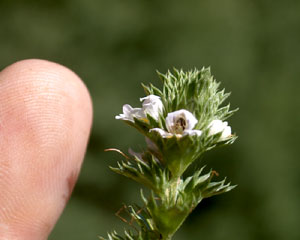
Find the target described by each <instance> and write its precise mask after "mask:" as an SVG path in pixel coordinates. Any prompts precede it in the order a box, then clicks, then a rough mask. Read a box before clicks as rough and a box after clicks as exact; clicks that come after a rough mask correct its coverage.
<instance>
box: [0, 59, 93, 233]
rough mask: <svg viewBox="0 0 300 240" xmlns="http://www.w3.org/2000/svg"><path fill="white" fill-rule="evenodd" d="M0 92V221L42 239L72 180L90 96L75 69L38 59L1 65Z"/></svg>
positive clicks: (82, 151) (84, 136)
mask: <svg viewBox="0 0 300 240" xmlns="http://www.w3.org/2000/svg"><path fill="white" fill-rule="evenodd" d="M0 92H1V95H0V142H1V145H0V154H1V160H0V189H1V191H2V195H1V196H0V205H1V206H4V207H3V208H2V209H4V208H5V211H3V210H1V209H0V222H1V223H5V224H6V227H7V228H8V229H11V230H9V231H8V230H7V231H6V233H7V232H10V234H22V236H23V238H22V239H26V237H24V236H26V235H28V236H29V239H42V238H43V237H44V238H45V236H47V235H48V233H49V231H50V230H51V229H52V227H53V225H54V223H55V221H56V220H57V218H58V216H59V215H60V213H61V211H62V209H63V207H64V205H65V202H66V201H67V199H68V196H69V195H70V193H71V191H72V188H73V186H74V184H75V182H76V179H77V176H78V173H79V169H80V166H81V163H82V160H83V157H84V154H85V149H86V145H87V141H88V136H89V133H90V128H91V124H92V102H91V98H90V95H89V93H88V90H87V88H86V86H85V85H84V83H83V82H82V80H81V79H80V78H79V77H78V76H77V75H76V74H75V73H74V72H73V71H71V70H69V69H68V68H66V67H64V66H62V65H59V64H57V63H53V62H49V61H46V60H38V59H29V60H22V61H19V62H16V63H14V64H12V65H10V66H8V67H7V68H5V69H4V70H3V71H2V72H1V73H0ZM1 236H4V235H1V226H0V237H1ZM14 236H15V235H14Z"/></svg>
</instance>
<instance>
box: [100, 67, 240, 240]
mask: <svg viewBox="0 0 300 240" xmlns="http://www.w3.org/2000/svg"><path fill="white" fill-rule="evenodd" d="M158 74H159V76H160V78H161V80H162V82H163V89H162V90H159V89H158V88H156V87H154V86H153V85H150V86H145V85H143V87H144V90H145V92H146V94H147V96H146V97H144V98H141V102H142V107H141V108H132V107H131V106H130V105H128V104H126V105H124V106H123V113H122V114H120V115H118V116H116V119H120V120H123V121H124V122H126V123H127V124H129V125H130V126H132V127H134V128H136V129H137V130H138V131H139V132H141V133H142V134H143V135H144V136H145V139H146V143H147V148H146V149H145V150H144V151H143V152H142V153H135V152H133V151H132V150H130V153H131V155H130V156H127V155H125V154H123V153H122V152H121V151H120V150H117V149H108V150H115V151H118V152H119V153H121V154H122V155H123V156H124V160H123V161H121V162H119V163H118V166H117V167H111V169H112V170H113V171H115V172H116V173H119V174H121V175H123V176H126V177H128V178H131V179H132V180H134V181H136V182H138V183H140V184H142V185H143V186H144V187H146V188H148V189H150V196H149V197H145V196H144V194H143V192H142V191H141V197H142V200H143V202H144V205H145V206H144V207H139V206H127V207H126V209H127V211H126V212H127V214H128V215H129V217H130V218H131V219H133V220H134V221H135V223H136V225H138V226H139V229H138V230H136V231H125V233H124V237H122V236H120V235H118V234H117V233H116V232H113V233H110V234H108V239H109V240H134V239H139V240H157V239H171V238H172V236H173V235H174V233H175V232H176V231H177V230H178V228H179V227H180V226H181V224H182V223H183V222H184V220H185V219H186V218H187V217H188V215H189V214H190V213H191V211H192V210H193V209H194V208H195V207H196V206H197V205H198V204H199V203H200V202H201V200H202V199H204V198H208V197H211V196H214V195H217V194H221V193H225V192H228V191H230V190H231V189H233V188H234V187H235V186H231V185H230V183H225V179H224V180H223V181H219V182H213V181H212V180H213V177H214V175H216V172H215V171H213V170H210V171H209V172H207V173H205V174H203V169H204V168H201V169H199V170H197V171H195V172H194V173H193V175H192V176H189V177H187V178H185V179H183V177H182V175H183V173H184V172H185V170H186V169H187V168H188V167H189V166H190V165H191V164H192V163H193V162H195V161H196V160H197V159H199V158H200V156H201V155H202V154H203V153H204V152H206V151H208V150H211V149H213V148H214V147H218V146H224V145H228V144H232V143H233V142H234V141H235V139H236V138H237V137H236V136H235V135H234V134H232V133H231V127H230V126H228V122H226V121H224V120H226V119H227V118H228V117H230V116H231V115H232V114H233V113H234V112H235V111H236V110H233V111H231V110H230V109H229V108H230V106H229V104H228V105H225V106H223V105H222V104H223V102H224V101H225V100H226V98H227V97H228V96H229V94H228V93H225V91H224V90H221V91H219V90H218V87H219V83H217V82H216V80H215V79H214V78H213V77H212V76H211V73H210V69H209V68H203V69H202V70H200V71H198V70H194V71H190V72H183V71H182V70H180V71H178V70H176V69H175V70H174V72H172V73H171V72H168V73H167V74H161V73H158ZM101 239H104V238H101Z"/></svg>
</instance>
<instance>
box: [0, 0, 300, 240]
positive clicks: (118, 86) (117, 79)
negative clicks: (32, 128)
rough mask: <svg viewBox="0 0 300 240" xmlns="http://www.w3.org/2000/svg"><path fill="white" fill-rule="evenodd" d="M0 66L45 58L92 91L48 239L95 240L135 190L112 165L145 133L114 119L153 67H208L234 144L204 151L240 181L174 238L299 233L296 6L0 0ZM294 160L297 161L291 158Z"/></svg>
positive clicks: (219, 0) (150, 78)
mask: <svg viewBox="0 0 300 240" xmlns="http://www.w3.org/2000/svg"><path fill="white" fill-rule="evenodd" d="M0 9H1V14H0V30H1V32H0V34H1V37H0V53H1V54H0V67H1V69H3V68H4V67H5V66H7V65H9V64H11V63H13V62H15V61H17V60H21V59H25V58H43V59H48V60H51V61H55V62H58V63H61V64H63V65H65V66H68V67H69V68H71V69H72V70H74V71H75V72H76V73H77V74H78V75H79V76H80V77H81V78H82V79H83V80H84V82H85V83H86V85H87V86H88V88H89V89H90V92H91V95H92V98H93V101H94V113H95V115H94V126H93V130H92V134H91V139H90V144H89V148H88V151H87V155H86V159H85V162H84V165H83V167H82V171H81V175H80V177H79V181H78V184H77V185H76V188H75V190H74V193H73V195H72V198H71V200H70V202H69V204H68V206H67V207H66V209H65V211H64V213H63V215H62V217H61V219H60V220H59V222H58V224H57V225H56V227H55V229H54V231H53V233H52V235H51V236H50V240H54V239H55V240H56V239H57V240H59V239H72V240H83V239H85V240H88V239H91V240H92V239H97V235H106V232H107V231H111V230H113V229H117V230H122V229H123V228H124V227H125V225H124V224H123V223H121V221H120V220H119V219H118V218H117V217H116V216H114V213H115V212H116V211H117V210H118V209H119V208H120V207H121V204H122V203H131V202H134V201H139V200H138V199H139V186H138V185H137V184H135V183H133V182H131V181H130V180H128V179H125V178H123V177H121V176H118V175H116V174H114V173H113V172H111V171H110V170H109V169H108V165H115V164H116V161H117V160H120V157H119V156H118V154H116V153H104V152H103V150H104V149H105V148H109V147H117V148H119V149H122V150H123V151H127V149H128V148H129V147H134V148H135V149H137V150H138V149H139V148H140V147H143V146H144V143H143V141H144V140H143V138H142V137H141V136H140V135H139V134H138V133H137V132H135V131H133V129H131V128H129V127H128V126H127V125H125V124H124V123H122V122H121V121H116V120H114V116H115V115H117V114H119V113H120V112H121V108H122V105H123V104H125V103H129V104H132V105H134V106H138V105H139V100H138V98H139V97H143V96H144V92H143V90H142V88H141V87H140V83H141V82H143V83H149V82H152V83H154V84H156V85H159V86H160V82H159V80H158V78H157V76H156V73H155V70H156V69H158V70H159V71H161V72H165V71H166V70H167V69H168V68H172V67H177V68H183V69H185V70H189V69H192V68H194V67H197V68H201V67H202V66H211V67H212V73H213V74H214V76H215V77H216V78H217V80H219V81H221V82H222V87H225V88H226V89H227V91H230V92H232V96H231V97H230V102H231V105H232V107H233V108H236V107H239V108H240V111H239V112H238V113H236V114H235V115H234V116H233V117H232V118H231V119H230V121H229V122H230V125H231V126H232V128H233V130H234V132H236V133H237V134H238V135H239V139H238V140H237V142H236V143H235V144H234V145H232V146H230V147H226V148H222V149H218V150H214V151H212V152H209V153H207V154H206V155H205V157H204V160H203V164H207V165H208V168H210V167H213V168H214V169H216V170H217V171H218V172H219V173H220V175H221V176H228V179H229V180H230V181H231V182H233V183H234V184H238V185H239V186H238V188H236V189H235V190H234V191H232V192H230V193H228V194H224V195H222V196H217V197H214V198H211V199H207V200H204V201H203V202H202V203H201V204H200V205H199V206H198V207H197V208H196V209H195V211H194V212H193V213H192V214H191V216H190V217H189V218H188V219H187V221H186V223H185V224H184V225H183V226H182V228H181V229H180V231H179V232H178V233H177V235H176V237H175V238H174V239H175V240H180V239H189V240H193V239H195V240H196V239H210V240H220V239H222V240H224V239H226V240H227V239H228V240H229V239H230V240H241V239H242V240H248V239H249V240H250V239H251V240H257V239H272V240H277V239H278V240H298V239H300V229H299V227H300V200H299V198H300V171H299V167H300V159H299V156H298V155H299V154H298V152H299V135H300V132H299V123H300V122H299V120H300V119H299V116H300V114H299V107H300V106H299V102H300V101H299V94H298V92H299V87H300V84H299V80H300V79H299V76H300V56H299V55H300V1H298V0H294V1H293V0H286V1H275V0H273V1H271V0H206V1H204V0H203V1H200V0H198V1H196V0H187V1H171V0H151V1H150V0H127V1H126V0H61V1H59V0H44V1H34V0H27V1H22V0H0ZM297 156H298V157H297Z"/></svg>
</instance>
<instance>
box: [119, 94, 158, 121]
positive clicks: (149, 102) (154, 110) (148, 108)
mask: <svg viewBox="0 0 300 240" xmlns="http://www.w3.org/2000/svg"><path fill="white" fill-rule="evenodd" d="M140 100H141V101H142V102H143V107H142V108H132V107H131V106H130V105H129V104H125V105H124V106H123V113H122V114H120V115H118V116H116V117H115V118H116V119H121V120H127V121H131V122H134V118H137V119H143V120H145V121H147V114H149V115H151V116H152V117H153V118H154V119H155V120H158V117H159V114H160V113H161V112H162V110H163V104H162V102H161V100H160V97H159V96H155V95H149V96H147V97H144V98H141V99H140Z"/></svg>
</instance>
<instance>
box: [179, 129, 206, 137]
mask: <svg viewBox="0 0 300 240" xmlns="http://www.w3.org/2000/svg"><path fill="white" fill-rule="evenodd" d="M201 134H202V131H201V130H185V131H184V132H183V135H190V136H198V137H200V136H201Z"/></svg>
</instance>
